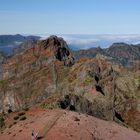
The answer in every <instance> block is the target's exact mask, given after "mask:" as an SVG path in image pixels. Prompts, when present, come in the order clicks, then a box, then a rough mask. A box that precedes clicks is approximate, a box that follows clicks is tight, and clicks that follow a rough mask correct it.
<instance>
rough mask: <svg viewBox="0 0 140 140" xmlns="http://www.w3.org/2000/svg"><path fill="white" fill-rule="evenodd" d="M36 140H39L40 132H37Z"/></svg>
mask: <svg viewBox="0 0 140 140" xmlns="http://www.w3.org/2000/svg"><path fill="white" fill-rule="evenodd" d="M36 140H39V136H38V132H36Z"/></svg>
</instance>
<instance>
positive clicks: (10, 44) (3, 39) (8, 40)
mask: <svg viewBox="0 0 140 140" xmlns="http://www.w3.org/2000/svg"><path fill="white" fill-rule="evenodd" d="M39 39H40V37H39V36H22V35H20V34H17V35H0V51H2V52H3V53H4V54H5V55H9V54H10V53H11V52H12V50H13V48H14V47H16V46H18V45H20V44H21V43H23V42H25V41H28V40H33V41H35V40H39Z"/></svg>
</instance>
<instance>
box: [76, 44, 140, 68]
mask: <svg viewBox="0 0 140 140" xmlns="http://www.w3.org/2000/svg"><path fill="white" fill-rule="evenodd" d="M97 54H102V55H104V56H106V57H107V58H108V59H109V60H111V61H112V62H114V63H117V64H121V65H123V66H127V67H129V66H132V65H135V64H136V63H137V62H139V61H140V44H137V45H129V44H126V43H114V44H113V45H111V46H110V47H109V48H105V49H103V48H100V47H98V48H90V49H87V50H78V51H74V56H75V58H76V59H79V58H82V57H87V58H93V57H95V56H96V55H97Z"/></svg>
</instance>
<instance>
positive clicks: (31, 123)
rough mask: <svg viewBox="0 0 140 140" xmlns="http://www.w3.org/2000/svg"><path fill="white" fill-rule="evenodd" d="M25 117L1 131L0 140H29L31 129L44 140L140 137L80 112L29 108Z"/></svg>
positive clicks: (119, 139)
mask: <svg viewBox="0 0 140 140" xmlns="http://www.w3.org/2000/svg"><path fill="white" fill-rule="evenodd" d="M11 115H12V114H11ZM15 115H16V114H15ZM26 116H27V119H26V120H24V121H18V122H17V123H16V124H15V125H13V126H12V127H11V128H7V129H5V130H4V131H2V133H1V134H0V139H1V140H19V139H20V140H30V139H31V132H32V130H35V132H38V133H39V137H40V139H43V140H66V139H67V140H94V139H96V140H109V139H110V140H139V139H140V134H139V133H137V132H135V131H133V130H131V129H128V128H125V127H122V126H119V125H118V124H116V123H113V122H107V121H103V120H100V119H97V118H95V117H92V116H88V115H84V114H81V113H76V112H70V111H63V110H43V109H40V108H32V109H30V110H29V111H28V112H26ZM9 117H10V116H9Z"/></svg>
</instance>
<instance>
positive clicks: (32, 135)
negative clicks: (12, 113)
mask: <svg viewBox="0 0 140 140" xmlns="http://www.w3.org/2000/svg"><path fill="white" fill-rule="evenodd" d="M31 137H32V140H34V130H32V133H31Z"/></svg>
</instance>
